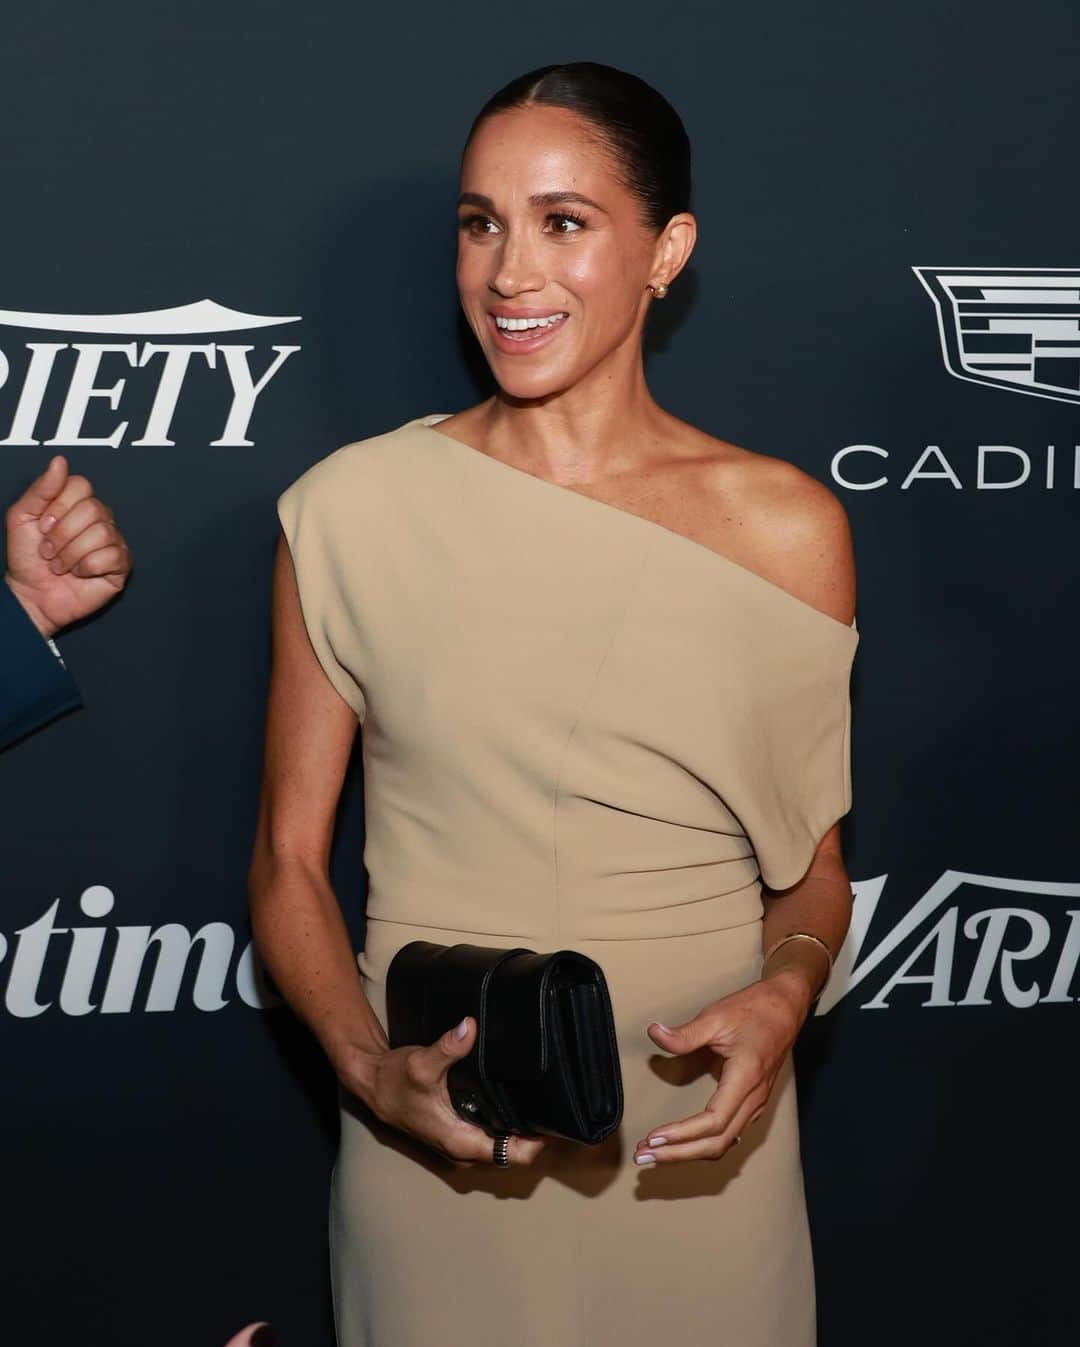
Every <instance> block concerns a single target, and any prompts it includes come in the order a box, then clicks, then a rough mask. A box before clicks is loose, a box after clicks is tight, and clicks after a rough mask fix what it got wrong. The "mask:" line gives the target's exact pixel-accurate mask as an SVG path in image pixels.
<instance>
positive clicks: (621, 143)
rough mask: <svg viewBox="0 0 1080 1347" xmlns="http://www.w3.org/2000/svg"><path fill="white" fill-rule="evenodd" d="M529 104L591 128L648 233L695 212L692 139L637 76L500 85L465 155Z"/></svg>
mask: <svg viewBox="0 0 1080 1347" xmlns="http://www.w3.org/2000/svg"><path fill="white" fill-rule="evenodd" d="M531 103H542V104H544V105H546V106H547V107H554V108H567V109H568V110H569V111H571V112H576V113H578V114H579V115H580V116H581V117H583V118H585V119H586V120H587V121H588V122H589V123H591V126H592V128H593V130H594V133H595V135H596V137H597V139H598V140H599V141H600V143H601V144H602V145H603V146H604V147H605V148H606V149H607V150H608V151H609V152H610V154H611V157H612V159H613V160H614V162H615V165H616V170H617V172H618V173H619V176H620V177H621V179H622V181H623V182H624V183H625V185H626V187H627V188H628V189H629V191H631V192H632V193H633V194H634V196H636V197H637V199H638V201H639V202H640V203H641V214H642V219H643V221H644V223H645V224H646V225H647V226H648V227H649V228H650V229H652V230H654V231H655V232H656V233H659V232H660V230H661V229H663V227H664V226H665V225H666V224H667V222H668V221H669V220H670V219H671V217H672V216H673V215H677V214H678V213H679V212H680V211H688V210H689V209H690V139H689V137H688V136H687V134H686V128H685V127H684V126H683V124H682V119H681V118H680V117H679V114H678V113H677V112H676V111H675V109H674V108H673V107H672V106H671V104H670V103H669V102H668V101H667V99H666V98H665V97H664V96H663V94H661V93H659V92H658V91H657V90H656V89H654V88H653V87H652V85H651V84H647V83H646V82H645V81H644V80H643V79H639V78H638V76H637V75H631V74H630V73H629V72H628V71H625V70H616V69H615V67H614V66H610V65H601V64H599V63H598V62H596V61H571V62H569V63H567V64H563V65H545V66H540V67H539V68H538V69H536V70H530V71H528V72H527V73H526V74H524V75H518V76H517V77H516V78H515V79H512V80H511V81H510V83H509V84H505V85H503V87H502V88H501V89H499V90H498V91H497V92H496V93H494V94H492V96H491V97H490V98H489V99H488V101H487V102H486V103H485V104H484V106H483V107H482V108H481V109H480V111H479V112H478V113H477V114H476V117H475V118H474V119H473V124H472V126H471V127H470V128H469V134H468V136H467V137H466V140H465V147H464V149H463V150H462V156H463V157H464V153H465V151H466V150H467V149H468V148H469V143H470V141H471V140H472V138H473V136H474V134H475V133H476V130H477V128H478V127H479V126H480V124H481V123H482V122H484V121H486V120H487V118H489V117H491V116H494V114H495V113H497V112H505V111H507V110H509V109H511V108H520V107H527V106H528V105H529V104H531Z"/></svg>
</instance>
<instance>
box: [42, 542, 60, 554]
mask: <svg viewBox="0 0 1080 1347" xmlns="http://www.w3.org/2000/svg"><path fill="white" fill-rule="evenodd" d="M55 551H56V548H55V547H54V546H53V544H52V543H51V542H50V541H49V539H48V538H46V539H45V541H44V542H43V543H42V544H41V555H42V556H43V557H51V556H52V554H53V553H54V552H55Z"/></svg>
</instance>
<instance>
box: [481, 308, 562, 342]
mask: <svg viewBox="0 0 1080 1347" xmlns="http://www.w3.org/2000/svg"><path fill="white" fill-rule="evenodd" d="M569 316H570V315H569V314H567V313H560V314H552V315H551V316H550V317H545V318H540V319H536V318H518V319H497V318H496V317H495V315H494V314H491V313H489V314H488V316H487V317H488V322H489V323H490V324H491V326H492V329H493V330H494V331H495V332H496V333H497V334H498V336H499V338H500V340H502V341H506V342H511V343H520V344H522V345H526V344H528V343H532V342H536V341H538V340H540V339H541V338H543V337H546V336H548V335H549V334H550V333H554V332H557V331H558V330H559V329H560V328H561V327H564V326H565V324H566V320H567V319H568V318H569Z"/></svg>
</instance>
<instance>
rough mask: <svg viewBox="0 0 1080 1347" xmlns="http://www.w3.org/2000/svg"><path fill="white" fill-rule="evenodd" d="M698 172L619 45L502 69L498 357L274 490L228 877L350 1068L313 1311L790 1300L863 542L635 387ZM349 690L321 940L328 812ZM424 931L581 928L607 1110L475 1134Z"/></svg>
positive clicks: (809, 1272)
mask: <svg viewBox="0 0 1080 1347" xmlns="http://www.w3.org/2000/svg"><path fill="white" fill-rule="evenodd" d="M689 185H690V184H689V146H688V143H687V140H686V135H685V131H684V129H683V126H682V123H681V122H680V120H679V118H678V116H677V115H676V113H675V112H674V110H673V109H672V108H671V107H670V105H669V104H668V103H667V102H666V101H665V100H664V99H663V98H662V97H661V96H660V95H659V94H658V93H657V92H656V91H654V90H653V89H651V88H650V87H649V86H648V85H647V84H644V83H643V82H642V81H640V80H638V79H636V78H635V77H633V76H631V75H629V74H625V73H623V72H621V71H617V70H613V69H611V68H610V67H607V66H602V65H596V64H593V63H591V62H582V63H575V64H571V65H563V66H549V67H545V68H543V69H541V70H538V71H532V72H530V73H529V74H526V75H523V76H521V77H520V78H518V79H516V80H514V81H513V82H512V83H511V84H509V85H508V86H507V87H506V88H505V89H503V90H501V91H500V92H499V93H498V94H496V95H495V96H494V98H492V99H491V100H490V101H489V103H488V104H487V105H486V106H485V107H484V108H483V109H482V110H481V112H480V114H479V116H478V117H477V119H476V121H475V123H474V124H473V127H472V130H471V132H470V135H469V138H468V141H467V144H466V147H465V151H464V155H463V159H462V164H461V199H460V205H459V253H458V267H457V282H458V287H459V291H460V296H461V304H462V308H463V310H464V312H465V316H466V318H467V319H468V322H469V325H470V327H471V328H472V330H473V332H474V333H475V335H476V338H477V340H478V341H479V343H480V345H481V347H482V349H483V352H484V355H485V356H486V358H487V360H488V363H489V365H490V367H491V370H492V373H493V375H494V377H495V380H496V383H497V391H496V393H495V395H494V396H493V397H491V398H489V399H488V400H487V401H485V402H483V403H481V404H480V405H478V406H476V407H473V408H470V409H468V410H467V411H464V412H460V413H457V414H452V415H451V414H448V413H434V414H428V415H424V416H417V417H414V418H411V419H410V420H408V421H406V422H404V423H403V424H401V425H399V426H396V427H394V428H392V429H390V430H388V431H385V432H384V433H382V434H378V435H374V436H372V437H370V438H368V439H364V440H360V441H357V442H354V443H350V444H347V445H344V446H342V447H341V448H340V449H338V450H337V451H336V452H334V453H331V454H330V455H328V456H327V457H326V458H324V459H323V460H321V461H320V462H318V463H316V464H315V465H314V466H313V467H312V468H310V469H309V470H308V471H307V472H305V473H304V474H303V476H301V477H300V478H299V479H298V480H297V481H295V482H294V483H293V484H292V485H291V486H290V487H289V488H288V490H286V491H285V492H284V493H283V494H282V496H281V497H280V499H279V502H278V510H279V515H280V518H281V523H282V527H283V532H284V539H283V541H281V542H279V547H278V554H277V559H276V563H275V575H274V599H273V603H274V669H273V676H272V683H271V689H270V698H269V708H268V724H267V738H266V769H265V782H264V791H263V800H262V806H261V812H260V820H259V828H258V839H257V842H256V847H255V856H254V861H253V865H252V871H251V902H252V918H253V923H254V927H255V934H256V940H257V943H258V947H259V949H260V952H261V954H262V956H263V958H264V960H265V962H266V964H267V966H268V967H269V970H270V972H271V974H272V976H273V978H274V979H275V981H276V983H277V985H278V986H279V987H280V989H281V991H282V992H283V994H284V995H285V997H286V998H287V1000H288V1001H289V1002H290V1004H291V1005H292V1006H293V1008H294V1009H295V1010H296V1012H297V1013H298V1014H299V1015H300V1016H302V1017H303V1018H304V1019H305V1021H306V1022H307V1023H308V1024H309V1025H310V1027H311V1028H312V1030H313V1031H314V1033H315V1034H316V1035H317V1037H318V1039H319V1041H320V1043H321V1044H322V1046H323V1048H324V1049H325V1051H326V1053H327V1055H328V1057H329V1059H330V1061H331V1062H332V1064H333V1066H334V1068H335V1071H336V1073H337V1076H338V1078H339V1080H340V1082H341V1091H340V1101H341V1142H340V1149H339V1154H338V1160H337V1165H336V1167H335V1171H334V1176H333V1182H332V1196H331V1213H330V1239H331V1259H332V1273H333V1295H334V1305H335V1317H336V1323H337V1331H338V1341H339V1343H340V1344H341V1347H434V1344H443V1345H444V1347H447V1345H448V1347H508V1344H514V1347H533V1345H535V1347H617V1345H618V1347H634V1345H636V1344H646V1343H647V1344H650V1347H652V1344H655V1343H656V1342H657V1341H671V1342H679V1343H685V1344H699V1343H700V1344H703V1343H706V1342H709V1343H712V1342H722V1343H725V1344H731V1347H811V1344H813V1342H814V1341H815V1327H814V1320H815V1314H814V1310H815V1306H814V1282H813V1265H812V1258H811V1247H810V1241H809V1232H808V1227H807V1218H806V1208H805V1199H804V1192H803V1184H802V1171H801V1169H800V1163H799V1147H798V1125H797V1115H796V1097H795V1090H794V1081H793V1077H792V1065H791V1058H790V1049H791V1047H792V1044H793V1042H794V1040H795V1038H796V1036H797V1034H798V1032H799V1029H800V1027H801V1025H802V1023H803V1022H804V1020H805V1017H806V1015H807V1013H808V1011H809V1009H810V1006H811V1005H812V1003H813V1000H814V998H815V996H816V995H817V994H819V992H820V989H821V987H822V986H823V984H824V981H825V979H826V976H827V973H828V970H829V969H830V967H831V952H832V951H835V950H836V949H837V948H838V947H839V945H840V943H841V941H842V939H843V936H844V933H845V931H846V929H847V926H848V922H849V918H850V904H851V891H850V884H849V882H848V879H847V876H846V874H845V872H844V866H843V862H842V859H841V853H840V844H839V837H838V828H837V821H838V819H839V818H840V817H841V816H842V815H843V814H844V813H845V812H846V811H847V809H848V808H849V806H850V772H849V744H848V739H849V728H850V703H849V700H848V679H849V674H850V667H851V663H852V659H853V656H854V652H855V647H856V644H857V642H858V639H859V638H858V634H857V632H856V630H855V625H854V568H853V561H852V552H851V543H850V537H849V532H848V527H847V520H846V516H845V514H844V511H843V509H842V507H841V506H840V504H839V502H838V501H837V500H836V498H835V497H834V496H833V495H832V493H831V492H830V491H829V490H828V489H827V488H826V487H825V486H823V485H821V484H819V483H818V482H817V481H816V480H814V479H813V478H811V477H810V476H809V475H808V474H805V473H803V472H802V471H801V470H799V469H797V468H796V467H794V466H793V465H791V464H789V463H787V462H785V461H783V460H779V459H775V458H770V457H766V456H763V455H759V454H755V453H752V452H750V451H749V450H746V449H742V448H739V447H738V446H736V445H733V444H729V443H726V442H725V441H722V440H717V439H714V438H713V437H712V436H710V435H708V434H706V433H705V432H703V431H701V430H698V429H695V428H694V427H692V426H690V425H688V424H686V423H685V422H683V421H680V420H679V419H678V418H677V417H674V416H672V415H670V414H669V413H667V412H665V411H664V410H663V409H662V408H660V407H659V406H658V405H657V403H656V402H655V401H654V400H653V399H652V397H651V396H650V394H649V391H648V389H647V387H646V383H645V378H644V374H643V369H642V350H641V347H642V330H643V325H644V323H645V320H646V317H647V313H648V310H649V307H650V305H651V304H652V302H653V300H654V299H658V298H661V297H662V296H663V295H664V294H665V293H666V292H667V290H668V288H669V287H670V286H671V285H672V284H674V283H676V281H677V278H678V276H679V274H680V272H681V271H682V269H683V267H684V266H685V265H686V262H687V260H688V259H689V257H690V254H691V251H692V249H693V246H694V242H695V238H696V230H697V225H696V221H695V219H694V216H693V215H691V214H690V213H689V211H688V209H687V206H688V201H689ZM360 723H362V724H363V737H362V742H363V757H364V772H365V808H366V842H365V852H364V859H365V864H366V868H367V871H368V877H369V897H368V908H367V928H366V937H365V945H364V950H363V952H362V953H361V954H360V955H359V957H358V959H357V960H356V961H355V962H354V957H353V954H352V951H351V949H350V945H349V940H348V937H347V933H346V928H345V925H344V923H343V920H342V917H341V912H340V909H339V907H338V904H337V902H336V900H335V897H334V894H333V892H332V891H331V887H330V883H329V878H328V854H329V849H330V842H331V837H332V832H333V826H334V815H335V807H336V804H337V799H338V794H339V790H340V786H341V782H342V776H343V773H344V770H345V766H346V762H347V759H348V757H349V752H350V748H351V746H352V743H353V740H354V735H355V732H356V730H357V726H358V724H360ZM763 885H768V886H769V893H768V895H766V894H765V893H764V891H763ZM796 932H799V933H801V934H798V935H794V933H796ZM788 936H794V938H791V939H786V937H788ZM414 939H426V940H432V941H436V942H439V943H444V944H453V943H455V942H458V941H465V942H470V943H477V944H485V945H488V946H493V947H502V948H506V947H510V946H526V947H529V948H532V949H536V950H539V951H544V952H547V951H551V950H554V949H561V948H570V949H578V950H581V951H582V952H584V953H586V954H588V955H590V956H591V957H592V958H594V959H595V960H596V961H597V962H598V963H599V964H600V965H601V967H602V968H603V970H604V973H605V976H606V979H607V982H608V986H609V989H610V992H611V997H612V1003H613V1007H614V1010H615V1016H616V1022H617V1030H618V1042H619V1052H620V1058H621V1063H622V1072H623V1083H624V1092H625V1112H624V1117H623V1124H622V1126H621V1127H620V1129H619V1130H618V1131H617V1132H615V1133H614V1134H613V1135H612V1136H610V1137H609V1138H608V1139H607V1140H606V1141H605V1142H604V1143H602V1144H600V1145H598V1146H586V1145H582V1144H580V1143H575V1142H571V1141H568V1140H566V1139H564V1138H555V1137H542V1138H524V1137H517V1136H515V1137H513V1138H512V1140H511V1142H510V1145H509V1161H510V1163H509V1167H505V1168H504V1167H502V1166H501V1165H496V1164H495V1163H493V1161H494V1153H493V1142H492V1138H491V1137H490V1136H489V1135H487V1133H485V1132H484V1131H483V1130H481V1129H480V1128H479V1127H474V1126H472V1125H471V1124H469V1123H467V1122H465V1121H464V1120H463V1119H461V1118H459V1117H458V1116H457V1114H456V1113H455V1112H454V1110H453V1108H452V1106H451V1105H450V1102H449V1096H448V1093H447V1090H446V1083H445V1082H446V1072H447V1070H448V1068H449V1066H450V1064H451V1063H452V1062H454V1061H455V1060H457V1059H459V1058H460V1057H462V1056H464V1055H465V1054H466V1053H467V1052H468V1051H469V1050H470V1048H471V1046H472V1044H473V1040H474V1036H475V1033H476V1024H475V1021H474V1020H473V1019H472V1018H467V1019H466V1020H465V1021H463V1022H462V1024H461V1025H459V1026H457V1029H456V1030H453V1031H451V1030H448V1031H447V1032H446V1033H445V1034H443V1035H442V1036H441V1037H440V1038H439V1039H438V1040H437V1041H436V1042H435V1043H431V1044H417V1045H410V1046H407V1047H399V1048H396V1049H394V1050H390V1049H389V1047H388V1040H387V1036H386V1031H385V1030H386V1000H385V983H384V979H385V972H386V968H387V965H388V964H389V962H390V960H391V958H392V957H393V955H394V954H395V952H396V951H397V950H398V949H399V948H400V947H401V946H402V945H403V944H405V943H406V942H407V941H409V940H414ZM779 941H783V943H779V944H778V943H777V942H779ZM766 956H767V957H766ZM357 965H358V968H357ZM358 971H359V977H358V976H357V972H358ZM721 1068H722V1070H721ZM752 1124H753V1125H752ZM740 1140H741V1143H742V1144H741V1145H738V1144H736V1143H738V1142H739V1141H740Z"/></svg>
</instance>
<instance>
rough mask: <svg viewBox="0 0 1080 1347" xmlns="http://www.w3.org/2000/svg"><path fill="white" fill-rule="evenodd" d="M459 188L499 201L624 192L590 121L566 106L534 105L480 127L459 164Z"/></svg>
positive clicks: (497, 115) (497, 116)
mask: <svg viewBox="0 0 1080 1347" xmlns="http://www.w3.org/2000/svg"><path fill="white" fill-rule="evenodd" d="M461 190H462V191H465V192H468V191H472V192H482V193H484V194H485V195H486V196H488V197H491V198H492V199H493V200H499V199H500V198H502V199H505V198H508V197H518V196H521V195H525V196H527V195H529V194H530V193H537V192H545V191H558V190H575V191H579V192H583V193H585V194H586V195H589V196H593V197H596V196H598V194H600V193H603V194H605V195H611V194H612V193H615V192H618V191H619V190H625V189H620V184H619V182H618V180H617V176H616V174H615V172H614V163H613V161H612V158H611V154H610V151H608V150H607V148H606V147H605V146H604V145H603V144H602V142H601V141H600V139H599V137H598V134H597V130H596V128H595V127H594V126H593V124H592V123H591V122H589V121H587V120H586V118H584V117H582V116H581V115H580V114H579V113H576V112H571V111H570V110H569V109H568V108H553V107H548V106H545V105H544V104H536V103H534V104H530V105H529V106H527V107H523V108H511V109H509V110H507V111H505V112H498V113H495V114H494V115H493V116H491V117H488V118H486V119H485V120H484V121H483V122H482V123H481V124H480V126H479V127H478V128H477V130H476V133H475V135H474V136H473V138H472V141H471V142H470V144H469V148H468V151H467V153H466V154H465V157H464V159H463V160H462V165H461Z"/></svg>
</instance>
